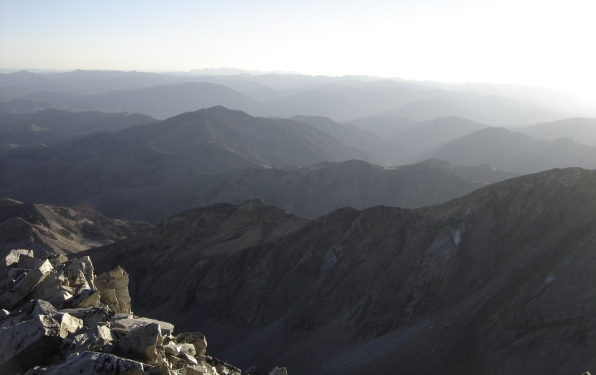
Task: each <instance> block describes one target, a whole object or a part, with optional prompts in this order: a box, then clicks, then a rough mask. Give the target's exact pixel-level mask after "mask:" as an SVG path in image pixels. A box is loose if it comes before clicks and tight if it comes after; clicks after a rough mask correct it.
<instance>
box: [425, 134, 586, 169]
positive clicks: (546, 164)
mask: <svg viewBox="0 0 596 375" xmlns="http://www.w3.org/2000/svg"><path fill="white" fill-rule="evenodd" d="M430 158H437V159H443V160H447V161H449V162H451V163H453V164H456V165H468V166H470V165H478V164H488V165H491V166H493V167H496V168H500V169H503V170H505V171H509V172H517V173H522V174H525V173H534V172H540V171H544V170H548V169H552V168H566V167H581V168H587V169H594V168H596V147H592V146H587V145H585V144H580V143H577V142H575V141H573V140H572V139H569V138H558V139H555V140H544V139H534V138H532V137H530V136H528V135H526V134H523V133H520V132H513V131H510V130H507V129H504V128H486V129H482V130H479V131H476V132H473V133H470V134H468V135H465V136H463V137H461V138H458V139H456V140H454V141H451V142H449V143H447V144H445V145H444V146H442V147H440V148H438V149H436V150H435V151H432V152H429V153H427V154H424V155H421V156H420V160H425V159H430Z"/></svg>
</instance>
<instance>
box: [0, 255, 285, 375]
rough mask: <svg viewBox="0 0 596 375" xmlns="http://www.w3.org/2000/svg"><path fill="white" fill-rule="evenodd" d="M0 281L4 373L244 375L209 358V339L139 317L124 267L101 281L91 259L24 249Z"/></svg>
mask: <svg viewBox="0 0 596 375" xmlns="http://www.w3.org/2000/svg"><path fill="white" fill-rule="evenodd" d="M0 278H1V280H2V281H0V374H6V375H12V374H26V375H37V374H44V375H62V374H64V375H66V374H83V375H143V374H144V375H149V374H151V375H170V374H171V375H174V374H178V375H183V374H188V375H201V374H209V375H224V374H225V375H232V374H238V375H239V374H240V373H241V370H240V369H238V368H236V367H234V366H231V365H229V364H227V363H225V362H222V361H220V360H217V359H215V358H212V357H210V356H207V355H206V349H207V341H206V339H205V336H204V335H203V334H201V333H199V332H183V333H178V334H174V326H173V325H172V324H170V323H167V322H163V321H158V320H154V319H148V318H142V317H138V316H134V315H132V311H131V304H130V302H131V298H130V295H129V292H128V282H129V277H128V274H127V273H126V272H125V271H124V269H122V268H121V267H116V268H114V269H113V270H111V271H109V272H106V273H103V274H101V275H95V274H94V267H93V264H92V263H91V259H90V258H89V257H88V256H85V257H81V258H80V259H74V260H68V259H67V258H66V257H65V256H64V255H57V256H54V257H50V258H47V259H37V258H34V257H33V251H32V250H23V249H18V250H12V251H11V252H10V253H9V254H8V256H7V257H6V258H5V262H3V264H0ZM254 374H257V373H254ZM270 375H287V371H286V369H285V368H277V367H276V368H275V369H274V370H273V371H271V373H270Z"/></svg>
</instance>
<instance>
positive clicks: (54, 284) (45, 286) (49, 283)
mask: <svg viewBox="0 0 596 375" xmlns="http://www.w3.org/2000/svg"><path fill="white" fill-rule="evenodd" d="M65 283H68V281H67V280H66V277H64V273H63V272H51V273H50V274H49V275H48V277H46V278H45V279H44V280H43V281H42V282H40V283H39V284H38V285H37V286H36V287H35V290H33V292H32V293H31V294H30V295H29V298H33V299H36V298H38V299H44V300H46V301H47V299H48V298H49V297H50V296H53V295H55V294H57V293H59V292H61V291H65V292H68V293H69V294H72V293H73V292H74V290H73V289H72V288H70V287H68V286H65V285H64V284H65ZM56 308H58V306H56Z"/></svg>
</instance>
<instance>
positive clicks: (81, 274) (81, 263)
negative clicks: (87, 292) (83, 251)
mask: <svg viewBox="0 0 596 375" xmlns="http://www.w3.org/2000/svg"><path fill="white" fill-rule="evenodd" d="M64 274H65V276H66V277H67V278H68V282H69V286H81V285H84V284H87V285H89V287H90V289H95V284H94V280H93V279H94V276H93V263H91V258H89V257H88V256H85V257H82V258H80V259H77V260H74V261H73V262H72V263H71V264H69V265H68V266H67V267H66V269H65V270H64Z"/></svg>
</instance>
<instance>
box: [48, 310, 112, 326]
mask: <svg viewBox="0 0 596 375" xmlns="http://www.w3.org/2000/svg"><path fill="white" fill-rule="evenodd" d="M60 312H62V313H68V314H70V315H72V316H74V317H77V318H79V319H81V320H83V325H84V326H85V327H89V328H91V327H93V326H94V325H96V324H98V323H101V322H108V321H109V320H110V318H111V317H112V313H111V312H110V311H109V310H108V309H107V308H105V307H79V308H74V309H63V310H60Z"/></svg>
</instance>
